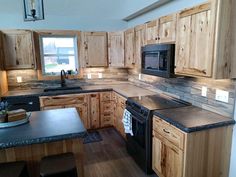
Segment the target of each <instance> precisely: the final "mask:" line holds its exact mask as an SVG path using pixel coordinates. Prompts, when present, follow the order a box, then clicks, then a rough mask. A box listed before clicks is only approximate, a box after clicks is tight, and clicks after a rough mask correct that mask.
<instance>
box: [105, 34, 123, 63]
mask: <svg viewBox="0 0 236 177" xmlns="http://www.w3.org/2000/svg"><path fill="white" fill-rule="evenodd" d="M108 59H109V66H110V67H124V66H125V41H124V32H123V31H121V32H110V33H108Z"/></svg>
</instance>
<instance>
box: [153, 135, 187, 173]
mask: <svg viewBox="0 0 236 177" xmlns="http://www.w3.org/2000/svg"><path fill="white" fill-rule="evenodd" d="M152 149H153V152H152V168H153V170H154V171H155V172H156V174H157V175H158V176H159V177H182V173H183V151H182V150H180V149H179V148H177V147H175V146H174V145H173V144H171V143H170V142H169V141H168V140H167V139H165V138H162V137H161V135H158V134H157V133H155V132H154V137H153V147H152Z"/></svg>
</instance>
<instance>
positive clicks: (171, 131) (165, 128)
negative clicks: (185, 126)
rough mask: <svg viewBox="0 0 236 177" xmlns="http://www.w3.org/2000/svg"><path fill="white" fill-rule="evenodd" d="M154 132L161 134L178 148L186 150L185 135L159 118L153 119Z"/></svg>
mask: <svg viewBox="0 0 236 177" xmlns="http://www.w3.org/2000/svg"><path fill="white" fill-rule="evenodd" d="M153 131H155V132H157V133H159V134H160V135H161V136H163V137H164V138H166V139H167V140H168V141H170V142H171V143H173V144H174V145H175V146H176V147H179V148H180V149H183V148H184V139H185V133H184V132H182V131H181V130H179V129H178V128H176V127H174V126H172V125H171V124H169V123H168V122H166V121H164V120H162V119H160V118H159V117H157V116H154V117H153Z"/></svg>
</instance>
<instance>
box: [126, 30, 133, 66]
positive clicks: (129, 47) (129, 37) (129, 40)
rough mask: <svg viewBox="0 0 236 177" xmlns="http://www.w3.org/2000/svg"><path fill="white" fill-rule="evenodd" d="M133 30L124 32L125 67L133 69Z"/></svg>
mask: <svg viewBox="0 0 236 177" xmlns="http://www.w3.org/2000/svg"><path fill="white" fill-rule="evenodd" d="M134 40H135V35H134V28H131V29H128V30H126V31H125V67H127V68H133V67H134V64H135V58H134Z"/></svg>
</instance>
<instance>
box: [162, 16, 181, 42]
mask: <svg viewBox="0 0 236 177" xmlns="http://www.w3.org/2000/svg"><path fill="white" fill-rule="evenodd" d="M176 20H177V16H176V14H172V15H168V16H164V17H161V18H160V19H159V43H175V36H176Z"/></svg>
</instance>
